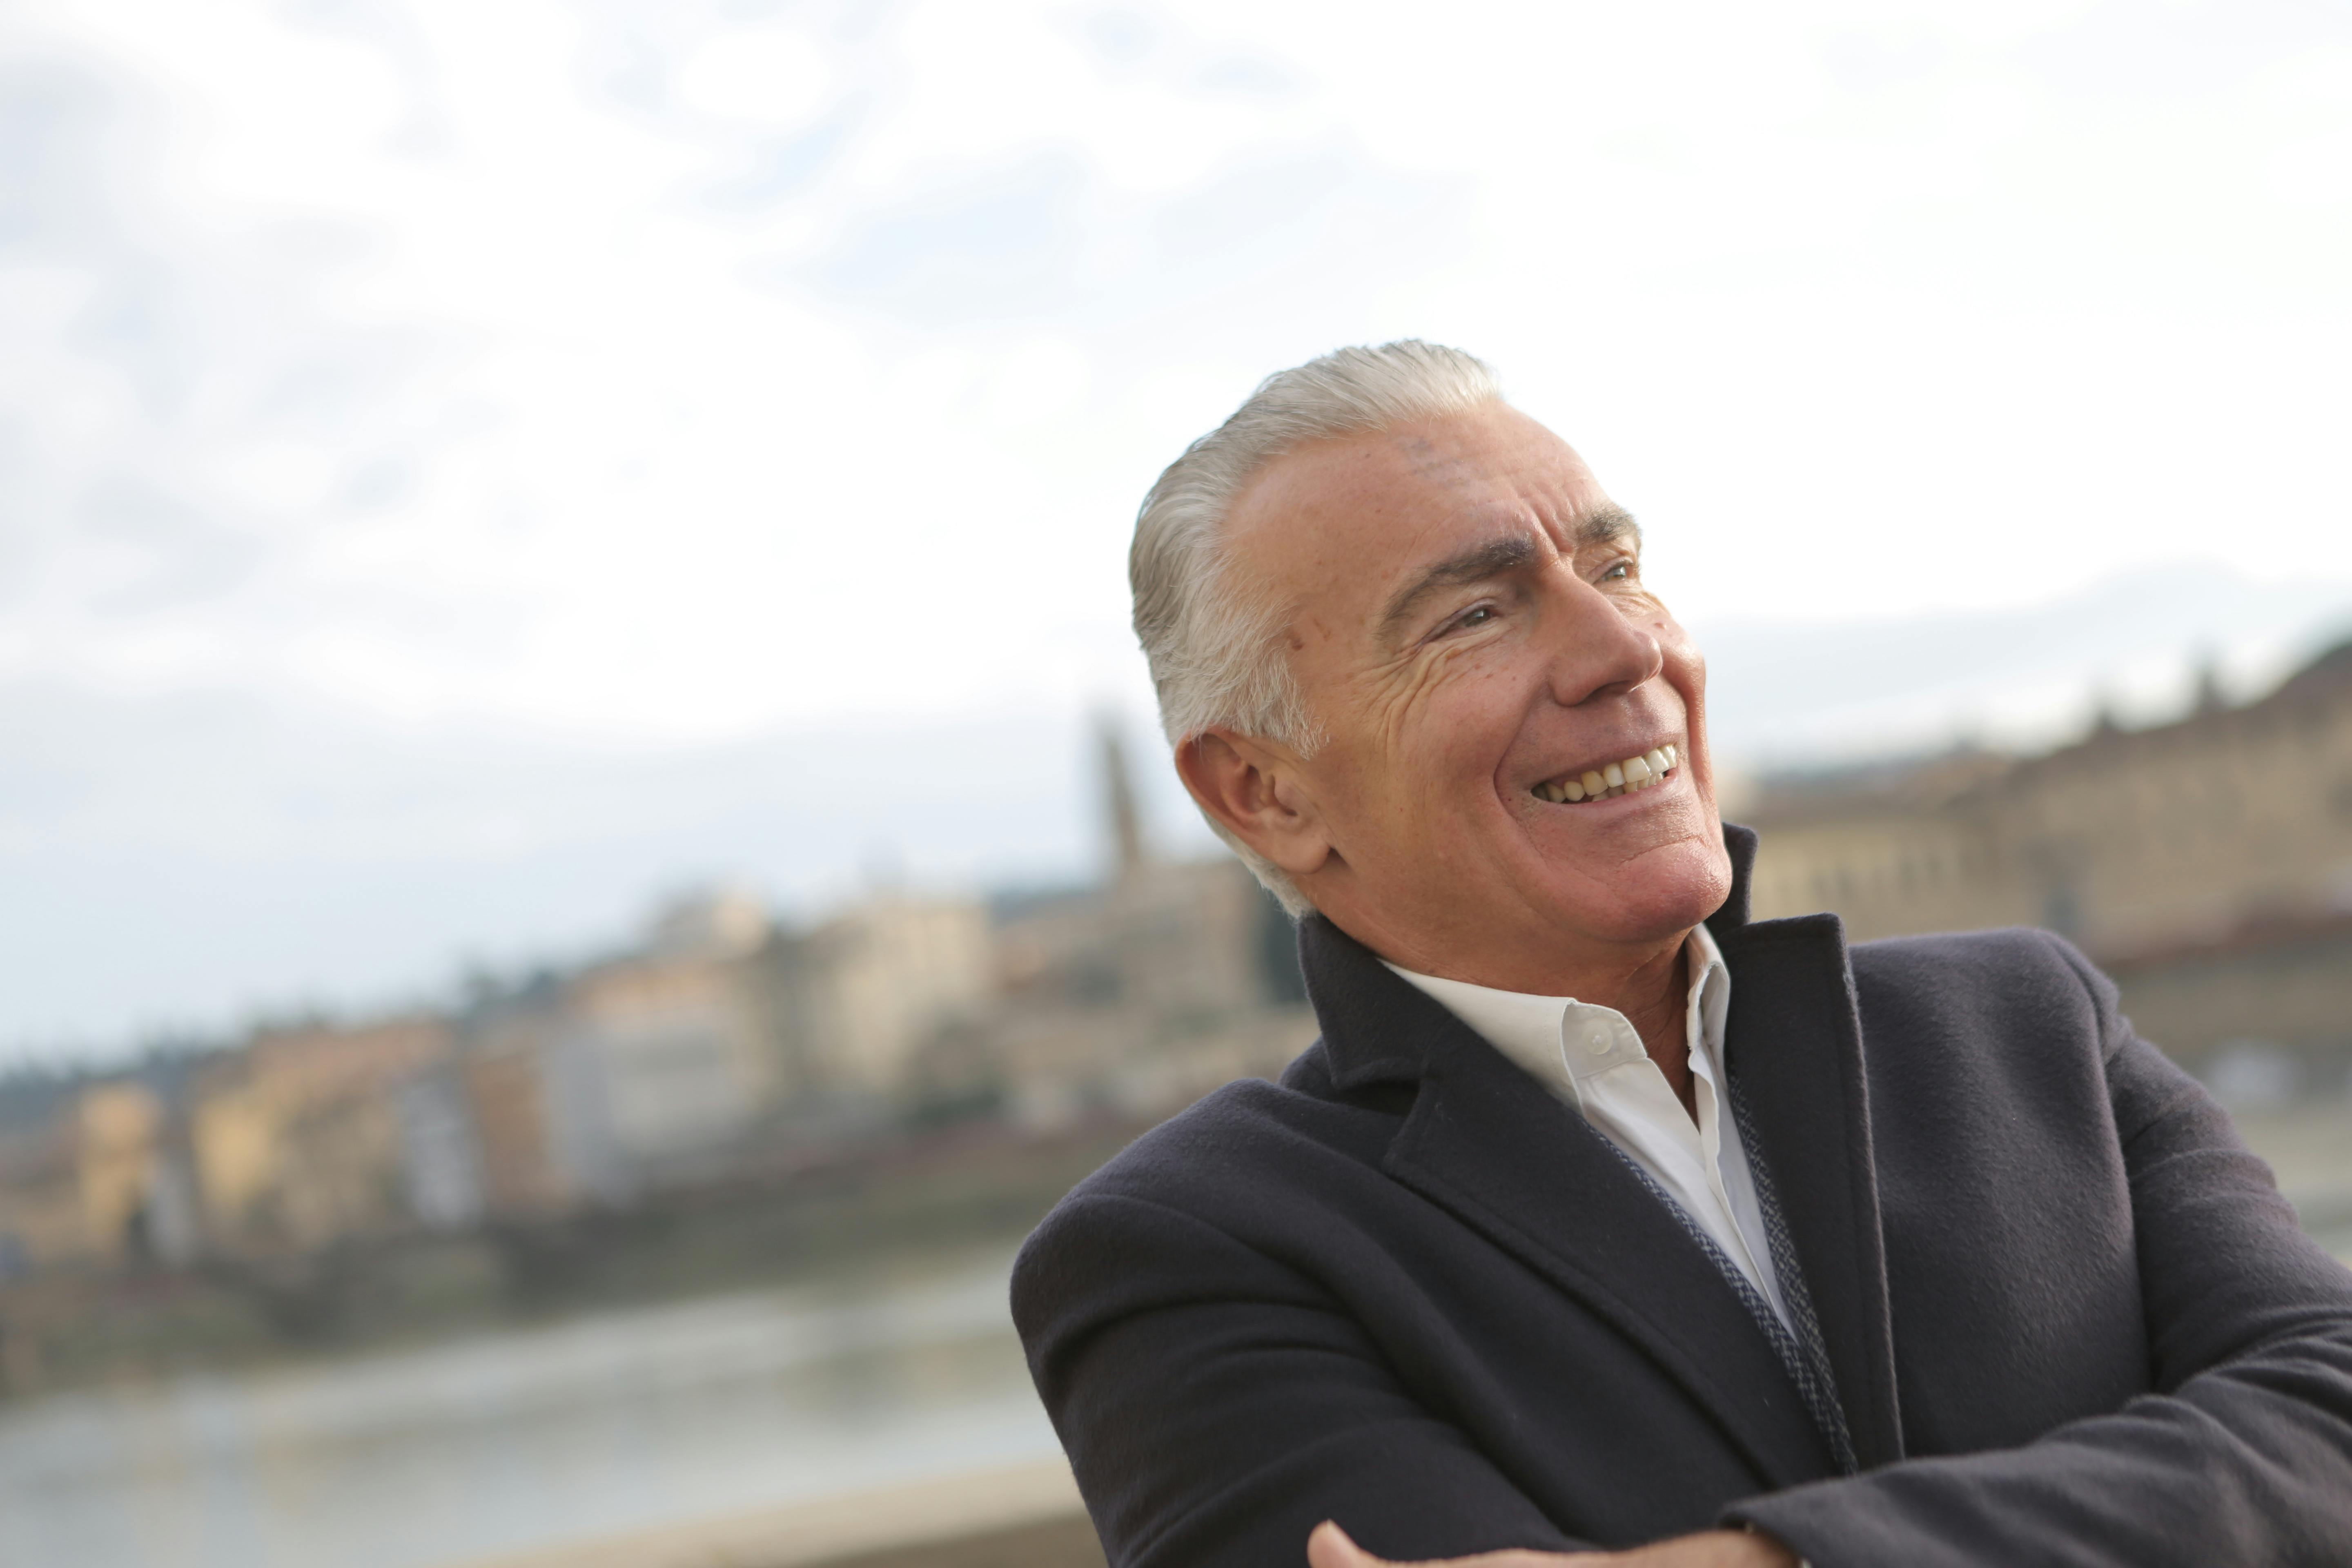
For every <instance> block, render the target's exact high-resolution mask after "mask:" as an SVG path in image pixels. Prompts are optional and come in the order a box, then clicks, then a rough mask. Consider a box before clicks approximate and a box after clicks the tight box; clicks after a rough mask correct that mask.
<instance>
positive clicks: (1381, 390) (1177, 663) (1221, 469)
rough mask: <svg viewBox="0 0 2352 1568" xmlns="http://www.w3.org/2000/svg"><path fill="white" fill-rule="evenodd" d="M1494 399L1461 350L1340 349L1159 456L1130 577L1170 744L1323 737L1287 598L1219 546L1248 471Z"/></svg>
mask: <svg viewBox="0 0 2352 1568" xmlns="http://www.w3.org/2000/svg"><path fill="white" fill-rule="evenodd" d="M1502 395H1503V393H1502V387H1501V385H1500V384H1498V383H1497V382H1496V379H1495V373H1494V372H1493V371H1492V370H1490V369H1488V368H1487V366H1486V363H1484V362H1483V361H1481V360H1478V359H1476V358H1475V357H1473V356H1472V355H1470V354H1466V353H1463V352H1462V351H1461V350H1460V349H1450V348H1445V347H1443V346H1441V345H1439V344H1436V343H1425V342H1420V341H1418V340H1416V339H1412V338H1407V339H1405V340H1403V341H1402V342H1393V343H1383V344H1381V346H1379V347H1378V348H1346V349H1339V350H1336V351H1334V352H1332V353H1328V354H1325V355H1324V356H1323V357H1322V358H1320V359H1315V360H1309V361H1307V363H1305V364H1302V365H1300V366H1298V367H1297V368H1296V369H1294V370H1285V371H1277V372H1276V373H1275V374H1272V375H1270V376H1267V377H1266V378H1265V380H1264V381H1262V382H1260V383H1259V384H1258V387H1257V390H1256V391H1255V392H1253V393H1251V394H1250V395H1249V397H1248V399H1247V401H1245V402H1244V403H1243V405H1241V406H1240V407H1239V408H1236V409H1234V412H1233V416H1232V417H1230V418H1228V419H1227V420H1226V421H1225V422H1224V423H1223V425H1220V426H1217V427H1216V428H1215V429H1214V430H1212V431H1210V432H1209V433H1208V434H1207V435H1205V436H1203V437H1201V438H1200V439H1199V440H1197V441H1195V442H1193V443H1192V445H1191V446H1190V447H1185V448H1184V455H1183V456H1182V457H1181V458H1177V459H1176V460H1175V461H1174V462H1172V463H1171V464H1169V465H1168V470H1167V472H1165V473H1163V474H1161V475H1160V480H1159V482H1158V483H1157V484H1154V485H1153V486H1152V487H1151V492H1150V494H1149V495H1147V496H1145V497H1144V498H1143V510H1141V511H1139V513H1137V515H1136V519H1135V544H1134V547H1133V548H1132V549H1131V550H1130V551H1129V553H1128V563H1127V574H1128V583H1129V586H1130V587H1131V588H1132V589H1133V590H1134V593H1135V635H1136V637H1137V639H1138V640H1139V641H1140V642H1141V643H1142V644H1143V656H1144V658H1146V659H1147V660H1149V661H1150V666H1151V681H1152V685H1153V686H1155V687H1156V688H1157V689H1159V693H1160V724H1161V726H1162V728H1164V729H1165V730H1166V731H1167V733H1168V740H1169V742H1170V744H1171V745H1172V746H1174V747H1176V748H1177V749H1178V750H1180V751H1181V749H1182V748H1183V747H1185V746H1187V745H1189V744H1191V743H1192V741H1193V740H1194V739H1196V738H1197V737H1198V736H1200V735H1201V734H1202V732H1204V731H1209V730H1213V729H1227V730H1232V731H1234V732H1235V733H1237V734H1243V735H1251V736H1255V737H1258V738H1260V739H1264V740H1268V741H1273V742H1277V743H1279V744H1281V745H1284V746H1286V747H1288V748H1289V749H1290V750H1291V751H1293V752H1297V753H1298V754H1299V755H1301V756H1310V755H1312V754H1313V753H1314V752H1315V750H1316V749H1317V748H1318V746H1320V745H1321V744H1322V743H1323V742H1324V740H1325V738H1326V737H1325V734H1324V731H1323V729H1322V726H1321V725H1320V723H1319V722H1318V721H1317V719H1316V716H1315V714H1314V713H1313V712H1312V711H1311V710H1309V709H1308V707H1307V701H1306V699H1305V697H1304V695H1303V694H1302V693H1301V692H1300V691H1299V689H1298V682H1297V678H1296V676H1295V675H1294V674H1293V673H1292V670H1291V668H1290V660H1289V658H1288V655H1287V653H1286V650H1285V648H1284V647H1283V640H1282V634H1283V630H1284V623H1285V621H1286V618H1287V616H1288V615H1289V612H1290V606H1289V605H1286V604H1282V603H1278V602H1276V601H1275V600H1274V599H1273V598H1272V596H1271V595H1267V594H1265V593H1264V592H1259V591H1254V589H1255V584H1246V583H1244V582H1241V581H1239V580H1238V578H1237V576H1236V574H1235V573H1234V570H1233V563H1232V560H1231V557H1230V554H1229V552H1227V550H1226V549H1225V541H1224V531H1225V521H1226V517H1227V515H1228V514H1229V513H1230V512H1231V511H1232V510H1233V505H1234V501H1235V500H1237V499H1238V498H1239V497H1240V495H1241V493H1242V490H1243V489H1244V487H1246V486H1247V485H1248V484H1249V482H1250V480H1251V479H1255V477H1256V476H1257V475H1258V473H1259V472H1260V471H1261V470H1263V469H1264V468H1265V466H1266V465H1267V464H1268V463H1270V462H1272V461H1274V459H1275V458H1279V457H1281V456H1282V455H1283V454H1284V453H1286V452H1289V451H1293V450H1295V449H1297V447H1303V446H1306V445H1307V444H1308V443H1310V442H1314V441H1324V440H1329V439H1332V438H1334V437H1343V436H1359V435H1363V434H1366V433H1367V432H1370V431H1374V430H1381V429H1386V428H1388V427H1390V426H1395V425H1402V424H1404V423H1407V422H1408V421H1411V420H1415V419H1428V418H1433V417H1438V416H1444V415H1448V414H1460V413H1465V412H1466V411H1468V410H1470V409H1473V408H1479V407H1483V406H1485V405H1488V404H1491V403H1498V402H1500V401H1502ZM1202 816H1207V817H1208V818H1209V826H1211V827H1213V828H1214V829H1215V830H1216V833H1217V836H1218V837H1221V838H1223V840H1224V841H1225V842H1226V843H1227V844H1229V845H1231V846H1232V847H1233V848H1234V853H1235V854H1237V855H1239V856H1240V857H1241V858H1242V859H1243V861H1244V863H1245V864H1247V865H1248V867H1249V868H1250V869H1251V870H1252V871H1253V872H1255V874H1256V876H1257V879H1258V880H1259V881H1260V882H1263V883H1264V884H1265V887H1266V889H1267V890H1268V891H1269V892H1271V893H1273V894H1274V896H1275V897H1276V899H1278V900H1281V901H1282V907H1283V908H1284V909H1286V910H1289V911H1290V913H1291V914H1292V915H1293V916H1298V915H1303V914H1305V913H1306V912H1307V910H1308V908H1309V907H1310V906H1309V905H1308V903H1307V898H1306V896H1305V895H1304V894H1302V893H1301V892H1300V891H1299V890H1298V888H1297V884H1295V883H1293V882H1292V881H1291V879H1290V878H1289V876H1288V875H1287V874H1286V873H1285V872H1284V871H1283V869H1282V868H1280V867H1278V866H1276V865H1275V864H1274V863H1273V862H1272V861H1270V860H1268V859H1267V858H1265V856H1263V855H1260V854H1258V853H1257V852H1256V851H1255V850H1254V849H1252V848H1251V847H1249V846H1248V845H1246V844H1244V843H1243V842H1241V840H1240V839H1238V838H1236V837H1234V834H1233V833H1232V832H1231V831H1230V830H1229V829H1228V828H1226V826H1225V825H1224V824H1223V823H1222V822H1219V821H1218V820H1217V819H1216V817H1215V816H1213V815H1212V814H1210V813H1209V812H1208V811H1206V810H1205V809H1203V811H1202Z"/></svg>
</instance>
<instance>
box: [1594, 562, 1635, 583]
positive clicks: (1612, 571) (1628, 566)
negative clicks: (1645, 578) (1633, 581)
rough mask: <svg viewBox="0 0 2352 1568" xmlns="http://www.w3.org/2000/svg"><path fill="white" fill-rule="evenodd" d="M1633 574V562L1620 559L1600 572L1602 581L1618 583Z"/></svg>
mask: <svg viewBox="0 0 2352 1568" xmlns="http://www.w3.org/2000/svg"><path fill="white" fill-rule="evenodd" d="M1632 575H1633V563H1632V562H1631V561H1620V562H1618V563H1616V564H1614V565H1612V566H1611V567H1610V568H1609V570H1608V571H1606V572H1603V573H1602V574H1601V581H1602V582H1603V583H1619V582H1622V581H1624V580H1625V579H1626V578H1628V577H1631V576H1632Z"/></svg>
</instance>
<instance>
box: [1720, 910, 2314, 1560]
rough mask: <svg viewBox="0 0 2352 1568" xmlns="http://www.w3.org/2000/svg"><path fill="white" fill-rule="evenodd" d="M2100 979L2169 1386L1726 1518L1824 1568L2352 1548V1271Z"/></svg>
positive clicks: (2146, 1279)
mask: <svg viewBox="0 0 2352 1568" xmlns="http://www.w3.org/2000/svg"><path fill="white" fill-rule="evenodd" d="M2053 945H2056V946H2057V947H2059V949H2060V950H2061V952H2062V954H2063V957H2064V958H2065V960H2066V962H2067V963H2069V964H2070V965H2072V966H2073V968H2074V971H2075V973H2077V975H2078V976H2079V977H2080V978H2081V980H2082V982H2083V984H2084V985H2085V986H2086V987H2087V988H2088V989H2089V991H2090V992H2091V994H2092V1000H2093V1002H2094V1004H2095V1006H2096V1009H2097V1013H2098V1016H2099V1020H2100V1027H2101V1034H2102V1039H2101V1046H2102V1050H2103V1054H2104V1058H2105V1076H2106V1081H2107V1089H2108V1095H2109V1099H2110V1101H2111V1103H2112V1105H2113V1107H2114V1112H2115V1127H2116V1137H2117V1138H2118V1140H2119V1141H2120V1142H2121V1144H2122V1149H2123V1154H2124V1163H2125V1169H2126V1173H2127V1175H2128V1178H2129V1181H2130V1189H2131V1203H2132V1222H2133V1227H2134V1235H2135V1245H2136V1247H2137V1255H2138V1265H2139V1275H2140V1288H2141V1298H2142V1301H2143V1303H2144V1307H2145V1310H2146V1313H2147V1331H2148V1340H2149V1347H2150V1356H2151V1362H2152V1364H2151V1368H2150V1372H2151V1377H2152V1382H2153V1385H2154V1389H2155V1392H2154V1393H2151V1394H2147V1395H2146V1396H2144V1397H2142V1398H2138V1399H2135V1400H2133V1401H2131V1402H2130V1403H2129V1404H2127V1405H2125V1406H2124V1407H2123V1408H2122V1409H2120V1410H2117V1411H2116V1412H2114V1413H2113V1414H2111V1415H2102V1416H2098V1417H2095V1418H2092V1419H2089V1420H2084V1421H2078V1422H2073V1423H2069V1424H2068V1425H2066V1426H2060V1427H2058V1428H2056V1429H2054V1430H2053V1431H2051V1432H2049V1433H2047V1434H2045V1435H2044V1436H2042V1437H2041V1438H2039V1439H2037V1440H2036V1441H2034V1442H2032V1443H2031V1444H2028V1445H2026V1446H2025V1447H2021V1448H2015V1449H2008V1450H2001V1451H1996V1452H1991V1453H1984V1454H1972V1455H1966V1456H1958V1457H1952V1458H1932V1459H1915V1460H1909V1461H1906V1462H1903V1463H1899V1464H1895V1465H1889V1466H1887V1467H1885V1468H1882V1469H1879V1470H1875V1471H1873V1472H1871V1473H1870V1474H1868V1475H1864V1476H1861V1477H1858V1478H1854V1479H1846V1480H1838V1481H1827V1482H1822V1483H1817V1484H1814V1485H1811V1486H1806V1487H1801V1488H1797V1489H1792V1490H1790V1491H1786V1492H1781V1493H1778V1494H1775V1495H1773V1496H1770V1497H1765V1498H1759V1499H1754V1500H1749V1501H1747V1502H1744V1503H1741V1504H1739V1505H1738V1506H1737V1507H1736V1508H1734V1509H1732V1510H1730V1511H1729V1513H1728V1515H1727V1521H1728V1522H1734V1523H1741V1524H1752V1525H1754V1526H1755V1527H1756V1528H1758V1529H1759V1530H1763V1531H1767V1532H1769V1533H1770V1534H1772V1535H1775V1536H1777V1537H1779V1538H1780V1539H1781V1540H1783V1541H1785V1542H1788V1543H1789V1544H1790V1547H1792V1548H1793V1549H1795V1550H1796V1551H1797V1552H1800V1553H1801V1554H1803V1555H1804V1556H1805V1557H1806V1558H1807V1559H1809V1560H1810V1561H1811V1563H1813V1564H1814V1565H1815V1568H1881V1565H1884V1564H1888V1563H1905V1564H1915V1565H1916V1568H1964V1565H1965V1568H1990V1565H1992V1564H2010V1563H2057V1564H2068V1565H2080V1568H2166V1565H2170V1564H2179V1565H2180V1568H2189V1565H2191V1564H2194V1565H2197V1568H2205V1565H2208V1564H2213V1563H2267V1564H2279V1565H2284V1564H2302V1563H2308V1564H2314V1565H2319V1564H2342V1563H2352V1272H2347V1270H2346V1269H2345V1268H2343V1267H2342V1266H2340V1265H2339V1264H2337V1263H2336V1261H2335V1260H2333V1259H2332V1258H2329V1257H2328V1256H2327V1255H2326V1253H2325V1252H2324V1251H2323V1250H2321V1248H2320V1247H2318V1246H2317V1245H2316V1244H2315V1243H2314V1242H2313V1241H2312V1240H2311V1239H2310V1238H2309V1237H2305V1235H2304V1234H2303V1232H2302V1230H2301V1228H2300V1227H2299V1226H2297V1225H2296V1223H2295V1216H2294V1210H2293V1209H2292V1208H2291V1207H2290V1206H2289V1205H2288V1204H2287V1203H2286V1201H2285V1200H2284V1198H2282V1197H2281V1196H2280V1195H2279V1193H2278V1190H2277V1187H2276V1185H2275V1184H2273V1180H2272V1177H2271V1173H2270V1171H2269V1168H2268V1167H2267V1166H2265V1165H2264V1164H2263V1163H2262V1162H2261V1161H2260V1160H2258V1159H2256V1158H2255V1157H2254V1156H2253V1155H2252V1154H2251V1153H2250V1152H2247V1150H2246V1147H2245V1145H2244V1144H2243V1143H2242V1142H2241V1141H2240V1140H2239V1138H2238V1136H2237V1133H2236V1131H2234V1130H2233V1129H2232V1128H2231V1125H2230V1121H2229V1119H2228V1117H2227V1116H2225V1115H2224V1114H2223V1113H2222V1111H2221V1109H2220V1108H2219V1107H2218V1106H2216V1105H2215V1104H2214V1103H2213V1101H2212V1100H2210V1098H2209V1097H2208V1096H2207V1095H2206V1094H2205V1092H2204V1090H2203V1089H2201V1088H2200V1086H2199V1085H2198V1084H2197V1083H2196V1081H2195V1080H2194V1079H2191V1078H2189V1075H2188V1074H2186V1073H2184V1072H2183V1071H2181V1070H2180V1068H2178V1067H2176V1066H2174V1065H2173V1064H2172V1063H2171V1062H2170V1061H2168V1059H2166V1058H2165V1057H2164V1056H2163V1055H2162V1054H2161V1053H2160V1052H2158V1050H2156V1049H2155V1047H2151V1046H2149V1045H2148V1044H2147V1042H2146V1041H2144V1040H2141V1039H2139V1038H2138V1037H2137V1036H2135V1035H2134V1034H2133V1033H2132V1031H2131V1026H2130V1025H2129V1024H2128V1023H2127V1022H2126V1021H2125V1020H2124V1019H2123V1018H2122V1016H2121V1015H2120V1013H2119V1012H2118V1010H2117V1005H2116V992H2115V988H2114V987H2113V986H2112V985H2111V984H2108V982H2107V980H2106V979H2105V976H2103V975H2101V974H2099V973H2097V972H2096V971H2095V970H2093V969H2092V968H2091V967H2090V966H2089V964H2088V963H2086V962H2084V960H2083V959H2082V958H2081V957H2080V955H2078V954H2076V953H2075V952H2074V950H2073V949H2071V948H2068V947H2065V946H2064V944H2063V943H2057V942H2055V939H2053Z"/></svg>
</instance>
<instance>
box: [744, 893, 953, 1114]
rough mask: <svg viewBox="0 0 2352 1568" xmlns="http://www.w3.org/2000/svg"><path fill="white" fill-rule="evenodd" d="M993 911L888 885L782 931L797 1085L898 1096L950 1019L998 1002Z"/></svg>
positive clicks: (780, 995) (783, 993)
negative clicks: (796, 930) (809, 924)
mask: <svg viewBox="0 0 2352 1568" xmlns="http://www.w3.org/2000/svg"><path fill="white" fill-rule="evenodd" d="M994 967H995V966H994V958H993V947H992V934H991V931H990V929H989V921H988V911H987V910H986V909H985V908H984V907H983V906H982V905H981V904H980V903H979V902H978V901H976V900H961V899H914V898H908V897H904V896H898V895H886V896H881V897H877V898H874V899H870V900H866V901H865V902H863V903H860V904H858V905H856V907H854V908H852V909H849V910H845V911H843V912H842V913H840V914H838V915H835V917H834V918H833V919H831V920H829V921H824V923H823V924H821V925H819V926H817V927H815V928H814V930H812V931H806V932H803V933H801V934H799V935H796V936H793V937H791V938H788V939H786V940H783V941H782V942H778V943H777V944H776V946H775V948H774V951H773V952H772V956H771V960H770V970H769V973H770V984H771V985H772V991H773V994H774V996H775V997H776V999H777V1000H776V1008H777V1012H778V1014H779V1016H780V1020H781V1025H782V1028H781V1045H782V1054H783V1066H784V1068H785V1070H786V1072H787V1073H788V1075H789V1077H790V1079H791V1081H792V1083H793V1088H794V1089H795V1090H796V1091H797V1092H798V1093H800V1094H802V1095H804V1096H809V1097H813V1098H816V1099H820V1100H827V1101H831V1102H833V1103H835V1104H843V1103H848V1102H853V1101H856V1100H867V1101H871V1102H878V1101H881V1100H898V1099H899V1098H900V1097H902V1096H903V1095H904V1094H905V1093H906V1092H908V1087H909V1085H910V1084H911V1083H912V1081H913V1079H914V1076H915V1073H916V1071H917V1066H918V1058H919V1054H920V1053H921V1052H922V1050H923V1049H924V1047H927V1046H928V1045H929V1043H930V1041H931V1040H932V1038H933V1037H936V1036H938V1035H939V1034H940V1032H941V1031H942V1030H945V1029H949V1028H951V1027H953V1026H956V1025H959V1024H961V1023H965V1022H968V1021H969V1020H971V1019H972V1018H973V1017H975V1016H979V1015H980V1014H981V1013H982V1012H983V1011H984V1010H986V1008H987V1007H988V1005H989V1004H990V1000H991V992H992V987H993V979H994Z"/></svg>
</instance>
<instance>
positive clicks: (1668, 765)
mask: <svg viewBox="0 0 2352 1568" xmlns="http://www.w3.org/2000/svg"><path fill="white" fill-rule="evenodd" d="M1682 763H1683V753H1682V749H1681V748H1680V747H1679V746H1675V745H1674V744H1672V743H1668V744H1665V745H1661V746H1654V747H1652V748H1651V749H1650V750H1648V751H1646V752H1643V753H1642V754H1641V755H1640V756H1637V757H1627V758H1626V759H1625V760H1624V761H1623V762H1622V763H1610V764H1609V765H1608V766H1607V767H1605V768H1601V769H1597V770H1595V771H1593V772H1591V773H1584V774H1582V775H1580V776H1578V775H1571V776H1570V777H1568V778H1564V779H1556V780H1549V781H1547V782H1545V783H1543V784H1538V785H1536V786H1535V789H1534V791H1533V793H1534V795H1535V797H1536V798H1537V799H1538V800H1541V801H1549V802H1550V803H1552V804H1553V805H1567V804H1569V803H1570V802H1574V801H1580V800H1613V799H1615V798H1616V797H1617V796H1619V795H1625V794H1628V793H1630V792H1632V791H1633V790H1640V789H1654V788H1655V787H1656V786H1657V785H1659V784H1664V783H1665V782H1666V775H1667V774H1668V773H1672V772H1674V771H1675V769H1676V768H1678V767H1680V766H1682Z"/></svg>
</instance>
